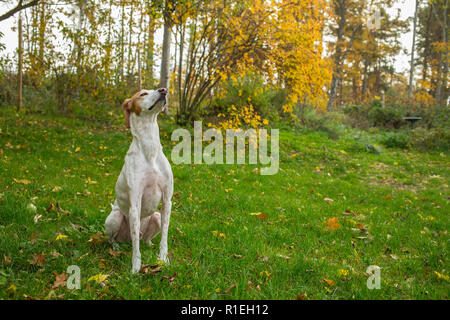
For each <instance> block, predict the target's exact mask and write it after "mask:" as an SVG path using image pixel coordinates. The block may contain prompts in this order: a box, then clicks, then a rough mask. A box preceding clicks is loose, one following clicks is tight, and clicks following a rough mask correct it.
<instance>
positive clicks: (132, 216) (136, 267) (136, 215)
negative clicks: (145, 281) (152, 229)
mask: <svg viewBox="0 0 450 320" xmlns="http://www.w3.org/2000/svg"><path fill="white" fill-rule="evenodd" d="M140 212H141V211H140V204H138V201H136V202H135V203H132V205H131V208H130V213H129V221H130V237H131V244H132V245H133V255H132V258H131V273H138V272H139V271H140V270H141V252H140V251H139V232H140V228H141V219H140Z"/></svg>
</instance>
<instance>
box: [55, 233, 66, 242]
mask: <svg viewBox="0 0 450 320" xmlns="http://www.w3.org/2000/svg"><path fill="white" fill-rule="evenodd" d="M64 238H68V236H66V235H65V234H58V235H57V236H56V239H55V241H58V240H61V239H64Z"/></svg>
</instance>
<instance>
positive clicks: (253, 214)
mask: <svg viewBox="0 0 450 320" xmlns="http://www.w3.org/2000/svg"><path fill="white" fill-rule="evenodd" d="M250 215H251V216H257V217H258V218H260V219H263V220H264V221H266V220H267V217H266V216H265V215H264V213H262V212H251V213H250Z"/></svg>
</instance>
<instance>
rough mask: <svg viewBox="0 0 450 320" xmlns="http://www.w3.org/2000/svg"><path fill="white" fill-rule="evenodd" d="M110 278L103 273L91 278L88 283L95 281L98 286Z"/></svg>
mask: <svg viewBox="0 0 450 320" xmlns="http://www.w3.org/2000/svg"><path fill="white" fill-rule="evenodd" d="M108 277H109V274H102V273H99V274H96V275H95V276H92V277H90V278H89V279H88V282H89V281H95V282H97V283H98V284H100V283H102V282H103V281H105V280H106V279H107V278H108Z"/></svg>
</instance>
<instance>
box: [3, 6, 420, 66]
mask: <svg viewBox="0 0 450 320" xmlns="http://www.w3.org/2000/svg"><path fill="white" fill-rule="evenodd" d="M414 5H415V1H414V0H397V3H396V4H395V5H394V7H393V8H392V9H390V10H389V11H388V12H389V13H390V14H391V15H395V14H396V12H397V10H398V9H400V16H401V19H406V18H409V17H412V16H413V15H414ZM10 7H11V6H9V8H10ZM6 9H7V7H5V6H4V5H0V13H2V12H5V11H6ZM28 10H29V9H28ZM17 16H18V14H16V15H15V16H14V17H12V18H9V19H7V20H4V21H1V22H0V31H1V32H2V33H3V34H4V36H3V38H0V43H3V44H5V45H6V50H5V52H3V54H4V53H10V54H11V53H13V52H14V51H15V50H16V49H17V32H16V31H13V30H12V27H14V26H15V25H16V23H17ZM410 24H411V28H410V29H412V21H411V23H410ZM400 41H401V43H402V46H403V48H404V49H406V50H407V52H410V51H411V46H412V32H407V33H404V34H402V35H401V37H400ZM161 43H162V30H157V32H156V34H155V44H156V45H157V46H158V45H159V46H160V45H161ZM158 60H159V59H158ZM155 67H157V66H155ZM394 67H395V69H396V71H397V72H399V73H403V74H406V73H407V72H409V56H408V55H407V54H404V53H401V54H399V55H398V56H397V57H396V58H395V64H394ZM158 70H159V69H158ZM155 71H157V70H155Z"/></svg>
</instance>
